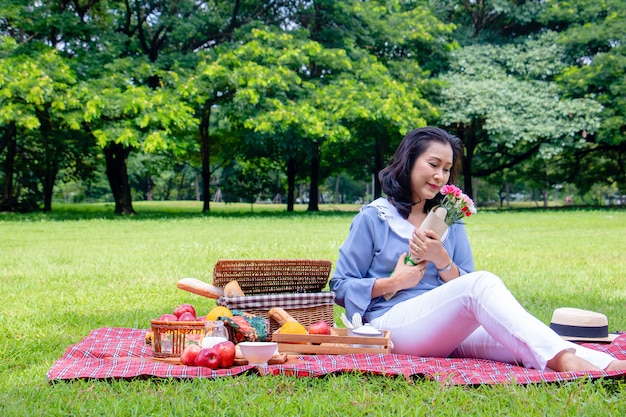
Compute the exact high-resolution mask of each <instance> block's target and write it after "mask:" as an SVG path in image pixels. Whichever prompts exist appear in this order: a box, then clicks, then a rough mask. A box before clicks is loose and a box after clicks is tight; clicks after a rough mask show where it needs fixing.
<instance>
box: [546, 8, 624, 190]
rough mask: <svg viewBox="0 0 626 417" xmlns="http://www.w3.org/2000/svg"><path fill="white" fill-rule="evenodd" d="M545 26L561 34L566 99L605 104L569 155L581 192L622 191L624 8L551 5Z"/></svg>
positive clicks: (560, 42)
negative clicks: (600, 186)
mask: <svg viewBox="0 0 626 417" xmlns="http://www.w3.org/2000/svg"><path fill="white" fill-rule="evenodd" d="M548 4H549V8H548V10H547V11H546V13H545V14H544V15H543V19H542V20H543V22H545V24H547V25H548V26H549V27H552V28H554V29H555V30H559V31H560V36H559V44H560V45H562V47H563V48H564V49H565V53H566V54H567V57H568V63H569V64H570V66H569V67H568V68H566V69H565V70H564V71H563V72H562V74H561V76H560V77H559V82H560V83H561V84H562V85H563V87H564V88H565V89H566V91H567V93H568V96H570V97H589V98H593V99H594V100H596V101H598V102H599V103H601V104H602V105H603V110H602V124H601V126H600V128H599V129H598V131H597V133H596V134H594V135H590V136H588V137H587V146H585V147H584V148H582V149H580V150H579V151H578V152H576V153H574V154H573V155H572V159H571V161H572V165H573V169H577V172H578V173H579V175H577V176H575V177H574V182H575V184H576V185H577V186H578V187H579V188H580V189H581V190H589V189H590V187H591V186H592V185H593V184H594V183H596V182H601V183H605V184H607V185H612V184H616V185H618V186H619V187H620V188H621V190H622V192H626V100H625V99H624V97H626V77H625V75H624V74H626V3H624V2H623V1H620V0H602V1H591V0H574V1H569V2H566V3H563V2H557V1H549V2H548Z"/></svg>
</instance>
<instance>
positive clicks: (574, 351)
mask: <svg viewBox="0 0 626 417" xmlns="http://www.w3.org/2000/svg"><path fill="white" fill-rule="evenodd" d="M461 146H462V145H461V141H460V140H459V139H458V138H457V137H455V136H452V135H450V134H448V133H447V132H446V131H444V130H442V129H439V128H434V127H426V128H420V129H416V130H413V131H412V132H410V133H408V134H407V136H406V137H405V138H404V139H403V140H402V142H401V143H400V146H399V147H398V149H397V151H396V154H395V156H394V160H393V162H392V163H391V165H389V166H388V167H386V168H385V169H383V170H382V171H381V172H380V176H379V178H380V181H381V183H382V188H383V191H384V192H385V194H386V195H387V198H386V199H384V198H380V199H377V200H376V201H374V202H372V203H371V204H369V205H367V206H365V207H363V209H362V210H361V211H360V212H359V214H357V215H356V216H355V218H354V219H353V221H352V225H351V227H350V232H349V235H348V237H347V239H346V241H345V242H344V244H343V245H342V246H341V248H340V251H339V259H338V260H337V264H336V269H335V272H334V275H333V277H332V279H331V281H330V289H331V290H332V291H334V292H335V293H336V297H337V298H336V299H337V302H338V304H340V305H342V306H343V307H345V308H346V312H347V314H348V317H352V315H353V314H354V313H360V314H361V315H362V316H363V318H364V321H365V322H369V323H371V324H372V325H373V326H374V327H376V328H379V329H387V330H391V338H392V341H393V352H394V353H399V354H409V355H417V356H435V357H448V356H451V357H471V358H482V359H492V360H497V361H501V362H508V363H515V364H523V365H524V366H526V367H529V368H536V369H540V370H545V369H546V368H549V369H552V370H555V371H575V370H601V369H604V370H607V371H611V370H626V360H616V359H615V358H613V357H612V356H610V355H608V354H606V353H603V352H599V351H595V350H592V349H588V348H585V347H582V346H580V345H577V344H574V343H571V342H567V341H564V340H563V339H562V338H561V337H560V336H559V335H557V334H556V333H555V332H554V331H553V330H552V329H550V328H549V327H548V326H546V325H545V324H544V323H543V322H541V321H540V320H538V319H537V318H535V317H533V316H532V315H531V314H530V313H528V312H527V311H526V310H524V308H523V307H522V306H521V305H520V304H519V302H518V301H517V300H516V299H515V297H513V295H512V294H511V293H510V292H509V290H508V289H507V288H506V287H505V285H504V284H503V282H502V281H501V279H500V278H499V277H497V276H496V275H494V274H492V273H489V272H485V271H477V272H474V261H473V258H472V251H471V248H470V244H469V241H468V238H467V235H466V231H465V226H464V225H463V223H460V222H457V223H454V224H452V225H451V226H450V227H449V228H448V230H447V232H445V233H444V234H443V236H442V238H441V239H440V238H439V237H438V236H437V234H436V233H434V232H433V231H431V230H425V231H420V230H419V226H420V224H421V223H422V222H423V221H424V219H425V217H426V214H427V212H428V210H429V208H431V207H433V206H434V205H436V204H437V203H438V202H439V201H440V200H441V198H442V196H441V194H440V192H439V191H440V189H441V188H442V187H443V186H444V185H445V184H453V183H454V181H455V180H456V176H457V174H458V172H459V168H460V167H459V165H460V159H461ZM407 248H408V250H409V253H410V255H411V258H412V259H421V260H422V261H421V262H419V263H417V264H416V265H411V263H408V264H407V263H405V258H406V255H407ZM394 293H395V295H394V296H393V297H391V298H390V299H389V300H387V298H389V297H385V295H389V294H394Z"/></svg>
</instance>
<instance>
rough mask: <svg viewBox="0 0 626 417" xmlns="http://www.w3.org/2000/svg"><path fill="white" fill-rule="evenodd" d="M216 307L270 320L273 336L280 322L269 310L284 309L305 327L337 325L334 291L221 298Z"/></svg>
mask: <svg viewBox="0 0 626 417" xmlns="http://www.w3.org/2000/svg"><path fill="white" fill-rule="evenodd" d="M217 305H220V306H224V307H227V308H229V309H231V310H241V311H245V312H246V313H251V314H254V315H257V316H260V317H263V318H267V319H269V322H270V333H274V332H275V331H276V330H277V329H278V328H279V325H278V322H276V320H274V319H273V318H271V317H269V315H268V311H269V310H270V309H272V308H274V307H281V308H283V309H285V311H287V313H289V314H290V315H291V316H292V317H293V318H294V319H296V320H297V321H298V322H299V323H300V324H302V325H303V326H305V327H308V326H310V325H311V324H313V323H316V322H318V321H320V320H324V321H326V323H328V324H329V325H330V326H333V325H334V323H335V310H334V306H335V293H334V292H332V291H325V292H317V293H306V294H303V293H300V294H296V293H291V294H284V293H283V294H265V295H251V296H245V297H220V298H218V299H217Z"/></svg>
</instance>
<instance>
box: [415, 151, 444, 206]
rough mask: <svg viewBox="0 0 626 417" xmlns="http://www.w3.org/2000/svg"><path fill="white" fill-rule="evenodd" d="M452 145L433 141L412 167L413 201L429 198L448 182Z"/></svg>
mask: <svg viewBox="0 0 626 417" xmlns="http://www.w3.org/2000/svg"><path fill="white" fill-rule="evenodd" d="M452 155H453V154H452V147H451V146H450V145H449V144H448V143H442V142H436V141H432V142H431V143H430V145H429V146H428V148H426V151H424V152H423V153H422V154H421V155H420V156H418V157H417V159H416V160H415V164H413V168H412V169H411V190H412V192H413V201H423V200H429V199H431V198H433V197H435V195H437V193H438V192H439V190H440V189H441V187H443V186H444V185H446V184H447V183H448V180H449V179H450V169H451V168H452Z"/></svg>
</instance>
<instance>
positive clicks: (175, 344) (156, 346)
mask: <svg viewBox="0 0 626 417" xmlns="http://www.w3.org/2000/svg"><path fill="white" fill-rule="evenodd" d="M150 324H151V326H152V356H153V357H155V358H159V359H165V358H177V357H179V356H180V354H181V353H182V352H183V350H184V349H185V346H186V345H187V342H189V341H193V342H194V343H197V344H200V343H201V342H202V336H203V335H204V322H203V321H162V320H150Z"/></svg>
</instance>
